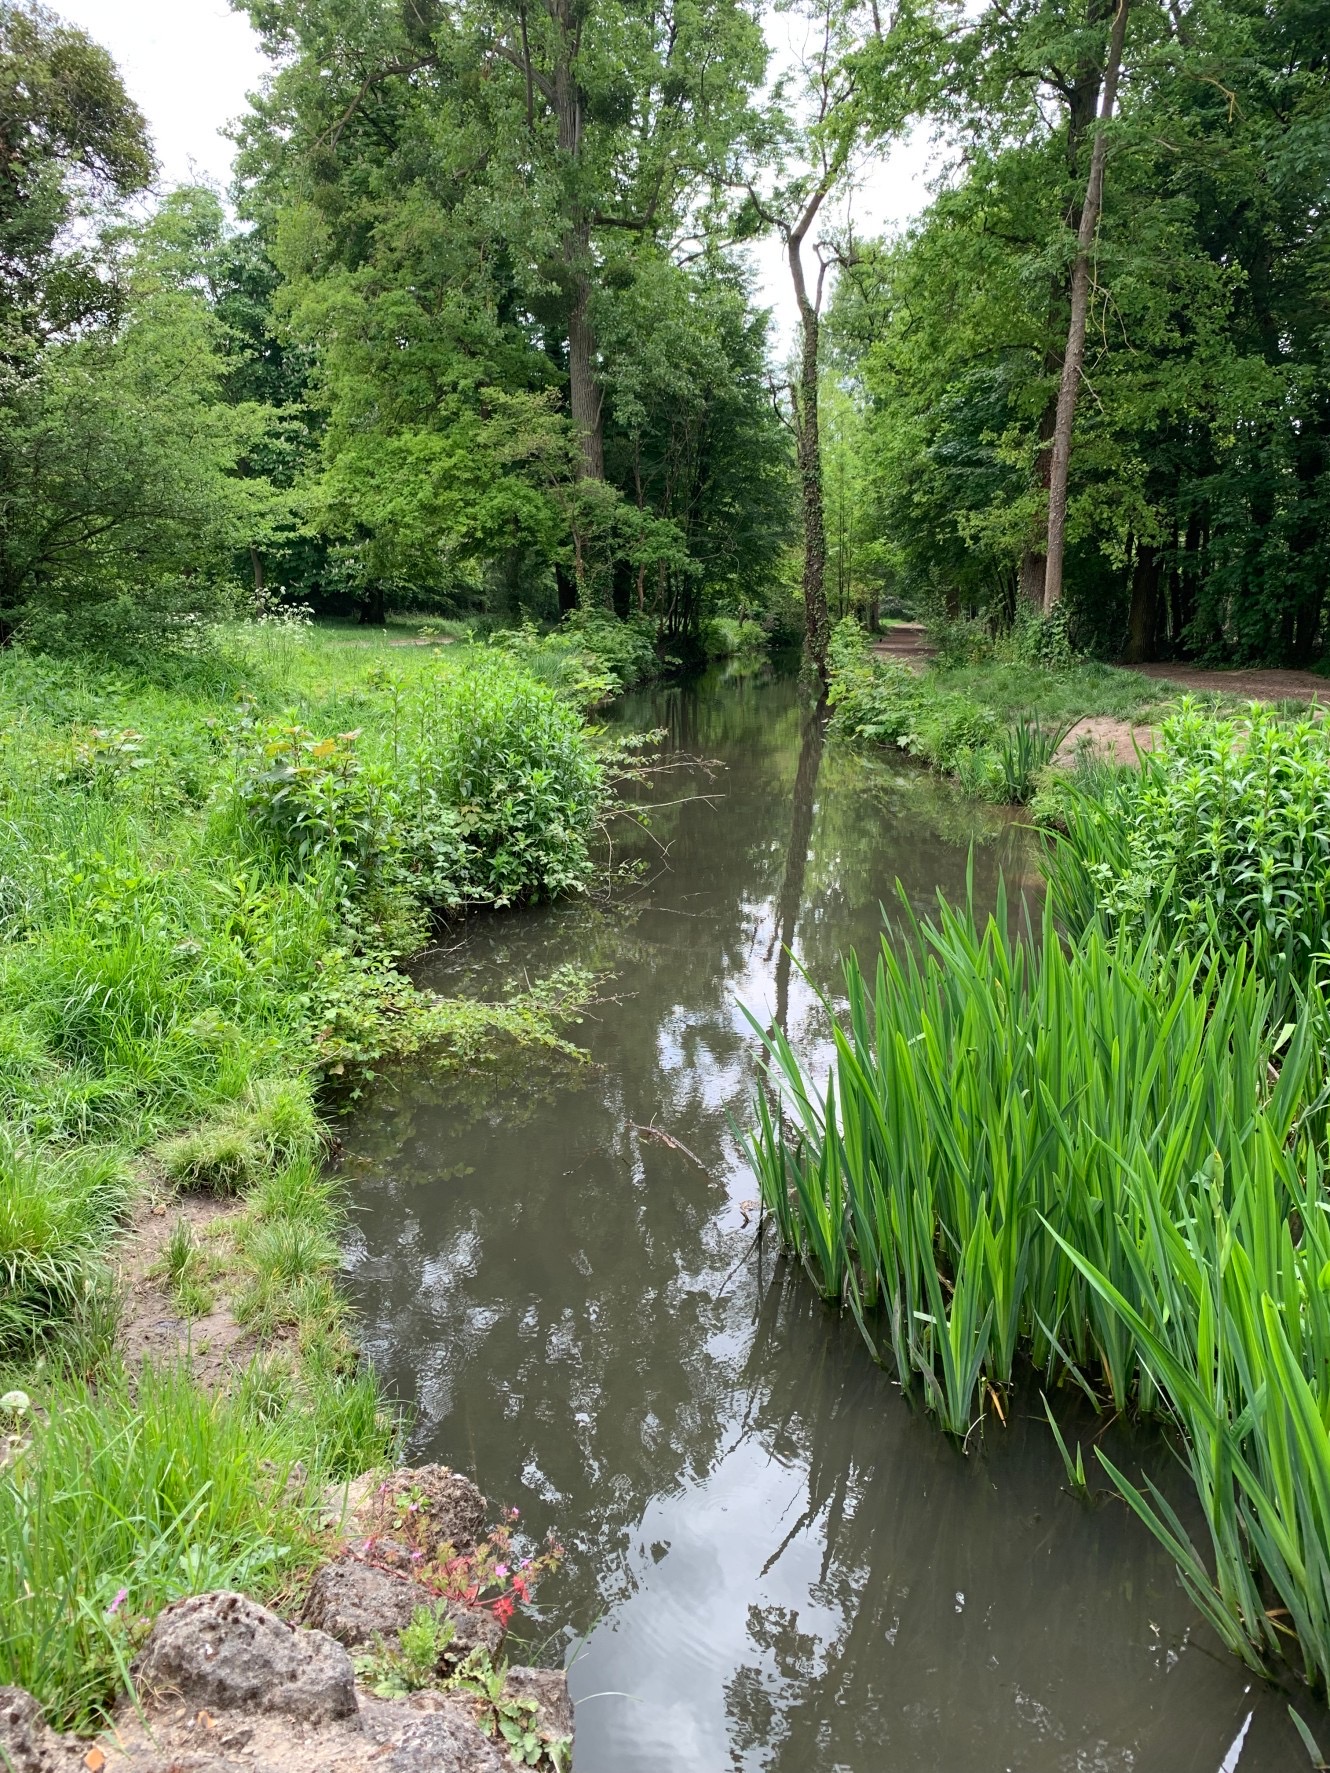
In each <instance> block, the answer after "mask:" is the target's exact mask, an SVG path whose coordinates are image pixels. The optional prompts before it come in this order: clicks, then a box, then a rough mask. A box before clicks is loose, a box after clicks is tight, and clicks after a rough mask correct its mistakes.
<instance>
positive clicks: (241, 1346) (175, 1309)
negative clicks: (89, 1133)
mask: <svg viewBox="0 0 1330 1773" xmlns="http://www.w3.org/2000/svg"><path fill="white" fill-rule="evenodd" d="M239 1211H240V1202H239V1201H238V1200H232V1199H219V1198H218V1197H217V1196H216V1195H211V1194H184V1195H178V1196H172V1195H171V1194H170V1193H169V1192H163V1191H161V1190H154V1191H152V1192H150V1193H149V1194H147V1195H145V1196H144V1197H143V1198H142V1199H140V1201H139V1202H138V1204H137V1205H136V1207H135V1209H134V1215H133V1218H132V1219H131V1221H130V1223H129V1226H128V1227H127V1229H126V1231H125V1233H124V1235H123V1236H122V1238H121V1240H120V1242H119V1244H118V1245H117V1246H116V1248H115V1249H114V1251H113V1252H112V1263H113V1266H114V1268H115V1271H116V1275H117V1278H118V1279H119V1282H120V1293H121V1300H122V1306H121V1317H120V1338H119V1339H120V1351H121V1353H122V1354H123V1356H124V1358H125V1363H126V1365H127V1366H129V1367H130V1368H135V1367H138V1366H141V1365H142V1363H143V1362H144V1361H145V1360H152V1361H155V1362H159V1363H163V1364H167V1365H169V1364H171V1363H174V1362H176V1361H186V1362H188V1364H189V1367H190V1370H191V1372H192V1373H193V1376H194V1378H195V1379H196V1380H197V1381H198V1383H199V1384H200V1385H202V1386H204V1387H205V1388H207V1389H211V1388H212V1387H214V1386H218V1385H224V1384H226V1383H227V1381H228V1380H229V1379H230V1377H231V1376H232V1374H233V1373H234V1372H235V1369H236V1367H237V1366H244V1365H245V1364H246V1362H247V1361H248V1360H249V1358H250V1356H251V1355H252V1354H254V1353H255V1352H256V1350H257V1347H258V1344H257V1342H256V1340H255V1338H254V1337H253V1336H252V1335H250V1333H249V1332H248V1331H247V1330H244V1329H242V1328H241V1326H240V1325H239V1324H238V1323H237V1322H236V1320H235V1318H234V1317H233V1316H232V1315H231V1311H230V1309H229V1307H228V1306H227V1304H226V1302H225V1301H224V1299H223V1298H222V1297H221V1296H220V1294H219V1295H218V1296H217V1299H216V1303H215V1304H214V1306H213V1309H212V1310H211V1311H209V1312H205V1313H204V1314H203V1315H202V1316H200V1317H193V1318H190V1317H186V1316H184V1315H183V1314H182V1312H181V1310H180V1307H179V1305H178V1303H177V1302H176V1300H175V1299H174V1298H173V1296H172V1294H171V1290H170V1287H169V1285H168V1283H167V1280H166V1276H165V1274H164V1273H162V1272H161V1269H162V1266H163V1263H164V1259H165V1256H166V1246H167V1244H168V1242H169V1241H170V1237H171V1233H172V1231H173V1230H174V1228H175V1226H176V1224H177V1223H178V1222H179V1221H180V1220H183V1221H184V1222H185V1224H186V1225H187V1226H188V1227H189V1229H190V1231H191V1232H193V1234H194V1236H195V1238H196V1239H197V1240H198V1241H200V1242H205V1241H207V1240H209V1239H210V1238H212V1237H214V1236H216V1235H217V1233H218V1232H220V1231H223V1230H224V1227H225V1222H226V1221H227V1220H229V1219H232V1218H234V1217H236V1215H237V1214H238V1213H239Z"/></svg>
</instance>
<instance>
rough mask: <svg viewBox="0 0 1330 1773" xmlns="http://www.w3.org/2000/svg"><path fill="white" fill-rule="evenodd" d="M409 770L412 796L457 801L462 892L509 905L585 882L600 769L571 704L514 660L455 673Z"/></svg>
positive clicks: (499, 659) (601, 793)
mask: <svg viewBox="0 0 1330 1773" xmlns="http://www.w3.org/2000/svg"><path fill="white" fill-rule="evenodd" d="M407 770H408V787H407V796H408V804H409V802H410V800H411V799H414V800H415V803H416V805H417V806H418V807H419V806H422V805H424V804H425V802H426V798H427V797H428V796H429V795H431V794H432V795H433V796H434V797H435V801H436V803H442V804H444V805H446V806H448V807H449V808H451V809H454V812H455V817H456V820H457V825H456V833H457V836H458V838H459V839H460V845H461V850H462V854H463V856H464V859H465V868H466V881H465V895H466V897H468V898H471V899H475V900H481V901H484V902H486V903H489V904H495V905H506V904H511V903H512V902H513V901H514V900H516V899H521V898H539V899H549V898H554V897H556V896H557V895H558V894H560V893H566V892H574V891H577V890H578V889H580V888H581V887H584V886H585V885H586V882H587V879H588V878H589V876H590V873H591V853H590V839H591V835H592V832H593V830H594V827H595V824H596V821H597V819H598V817H599V816H600V813H601V811H602V808H603V805H604V797H605V779H604V771H603V770H602V768H601V765H600V763H599V762H598V761H597V759H596V757H595V756H594V754H593V753H592V751H591V749H590V747H589V746H588V744H587V740H586V735H585V733H584V732H583V730H582V726H581V722H580V720H579V719H578V716H577V713H576V711H575V710H574V709H573V708H571V707H570V706H569V705H568V704H567V703H566V702H564V701H563V700H561V699H560V697H559V696H558V695H556V694H555V693H554V691H552V690H551V689H549V688H548V687H547V686H546V685H544V684H541V683H537V682H536V681H535V679H534V678H532V677H531V675H530V673H529V672H527V671H525V670H524V669H523V668H522V667H521V666H520V665H518V664H516V663H515V662H514V661H512V660H510V659H508V658H505V657H504V656H503V655H502V654H501V653H489V654H484V655H482V656H480V657H479V658H478V659H477V660H476V662H475V663H474V664H473V665H472V666H471V668H470V669H468V670H467V671H465V672H459V673H456V674H455V675H453V676H452V677H451V678H450V680H449V682H448V683H447V685H446V689H445V693H444V694H442V695H441V696H440V698H439V701H438V704H437V709H436V720H435V721H434V722H433V723H432V726H431V730H430V734H429V740H428V744H427V746H422V748H421V750H420V751H419V752H418V753H417V754H416V755H415V756H413V757H412V758H410V759H409V761H408V764H407ZM417 830H418V828H417ZM416 842H417V843H418V842H419V837H418V836H417V838H416ZM406 860H407V865H408V866H410V864H411V860H412V850H411V848H409V847H408V849H407V851H406Z"/></svg>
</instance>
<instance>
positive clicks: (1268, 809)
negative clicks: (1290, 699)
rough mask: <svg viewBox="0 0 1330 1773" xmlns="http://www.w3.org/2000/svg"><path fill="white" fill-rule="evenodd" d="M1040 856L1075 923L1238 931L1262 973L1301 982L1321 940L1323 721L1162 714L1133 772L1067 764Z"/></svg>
mask: <svg viewBox="0 0 1330 1773" xmlns="http://www.w3.org/2000/svg"><path fill="white" fill-rule="evenodd" d="M1055 812H1056V817H1057V818H1058V820H1059V821H1060V823H1061V824H1062V827H1063V828H1062V830H1061V832H1060V833H1059V834H1058V835H1057V837H1056V839H1055V844H1054V850H1053V854H1052V856H1051V858H1050V862H1049V872H1050V880H1051V882H1052V885H1053V888H1054V891H1055V893H1056V895H1057V898H1058V901H1059V904H1060V905H1062V906H1063V908H1064V909H1065V911H1066V913H1067V914H1068V915H1069V916H1070V917H1071V918H1073V919H1074V920H1075V922H1076V923H1078V924H1082V925H1083V924H1085V923H1086V922H1088V921H1089V919H1090V918H1092V917H1094V916H1096V915H1098V916H1101V917H1102V918H1103V919H1104V920H1105V921H1106V922H1107V924H1108V925H1109V927H1111V928H1113V929H1115V930H1118V931H1121V932H1123V933H1124V934H1127V935H1129V936H1132V935H1135V934H1137V933H1139V932H1140V931H1141V930H1142V929H1144V928H1145V927H1146V926H1147V925H1150V924H1153V923H1155V922H1157V923H1158V924H1159V925H1160V927H1161V928H1162V929H1163V930H1164V931H1165V932H1166V933H1167V934H1168V936H1169V937H1170V938H1171V939H1172V940H1175V941H1177V942H1181V943H1187V944H1191V945H1196V944H1202V943H1204V944H1214V945H1216V946H1217V947H1218V948H1219V949H1220V950H1227V949H1231V948H1233V947H1235V946H1236V945H1238V944H1239V943H1243V942H1248V943H1251V944H1252V945H1253V947H1254V951H1255V953H1256V955H1257V960H1258V964H1259V965H1260V967H1261V968H1262V970H1263V971H1264V972H1265V973H1266V974H1267V976H1269V977H1271V978H1277V979H1280V980H1282V981H1284V983H1285V986H1286V985H1287V984H1288V983H1289V982H1292V981H1297V980H1306V979H1308V978H1310V977H1311V975H1312V973H1313V972H1314V970H1315V968H1316V966H1317V964H1318V961H1319V957H1320V956H1322V955H1324V954H1325V953H1326V952H1327V950H1330V732H1327V729H1326V726H1325V724H1324V722H1322V721H1320V720H1316V719H1302V720H1296V721H1286V720H1283V719H1281V718H1280V717H1279V716H1278V715H1277V714H1275V713H1274V712H1273V711H1272V710H1270V709H1266V708H1261V707H1259V706H1254V707H1253V708H1252V710H1251V712H1250V713H1249V715H1248V716H1247V717H1246V719H1244V720H1218V719H1215V718H1213V717H1212V716H1210V715H1207V714H1205V713H1203V712H1202V711H1201V709H1200V708H1199V707H1197V706H1196V705H1195V704H1194V703H1187V704H1184V706H1183V707H1182V709H1181V710H1180V711H1179V712H1178V713H1177V714H1175V715H1173V716H1171V717H1170V718H1169V719H1167V720H1165V721H1164V723H1163V726H1162V728H1161V731H1160V737H1159V743H1158V745H1157V747H1156V749H1155V750H1154V751H1153V752H1152V753H1147V754H1146V755H1145V756H1144V757H1143V758H1142V760H1141V766H1140V768H1139V769H1137V770H1130V769H1124V770H1117V771H1112V772H1108V771H1097V772H1091V773H1086V774H1081V773H1078V774H1077V775H1076V776H1074V777H1073V778H1072V779H1071V780H1070V781H1069V782H1068V783H1067V784H1066V785H1065V787H1063V788H1062V789H1060V790H1059V792H1058V795H1057V804H1056V809H1055Z"/></svg>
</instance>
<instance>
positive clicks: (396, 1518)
mask: <svg viewBox="0 0 1330 1773" xmlns="http://www.w3.org/2000/svg"><path fill="white" fill-rule="evenodd" d="M347 1502H348V1511H349V1516H350V1519H349V1524H348V1531H350V1532H352V1533H353V1534H355V1535H360V1534H364V1535H365V1537H366V1538H373V1539H378V1540H382V1539H389V1540H395V1541H399V1542H401V1543H404V1544H406V1545H408V1546H410V1547H411V1548H412V1549H413V1550H416V1551H422V1552H424V1554H425V1556H426V1558H432V1557H434V1556H435V1555H436V1554H437V1552H438V1549H439V1547H440V1546H441V1545H452V1546H454V1547H455V1548H456V1549H457V1550H458V1551H462V1552H466V1551H473V1550H474V1549H475V1547H476V1546H477V1545H478V1544H479V1542H480V1541H481V1540H482V1539H483V1538H484V1537H485V1510H486V1502H485V1498H484V1497H483V1496H482V1495H481V1493H480V1491H479V1490H478V1489H477V1488H476V1486H475V1485H474V1484H473V1483H472V1482H471V1480H470V1478H464V1477H462V1476H461V1475H460V1474H459V1473H458V1472H455V1471H450V1470H449V1469H448V1467H447V1466H446V1465H417V1466H403V1468H402V1469H401V1470H400V1471H394V1472H391V1473H389V1475H388V1477H386V1478H385V1479H383V1480H382V1481H381V1482H380V1483H378V1484H377V1485H375V1486H374V1487H373V1488H372V1489H370V1490H369V1491H368V1493H367V1494H365V1495H364V1496H363V1500H353V1497H352V1493H351V1491H350V1490H348V1493H347Z"/></svg>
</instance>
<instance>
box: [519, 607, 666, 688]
mask: <svg viewBox="0 0 1330 1773" xmlns="http://www.w3.org/2000/svg"><path fill="white" fill-rule="evenodd" d="M498 644H499V645H500V646H501V647H502V648H503V650H504V651H505V652H507V653H511V654H513V655H514V656H515V657H516V658H518V659H520V660H521V662H522V664H523V665H524V666H525V667H526V669H527V670H528V671H529V672H530V673H531V674H532V676H533V677H537V678H539V679H540V681H541V682H542V683H547V684H549V685H550V686H551V687H552V688H553V689H556V690H557V691H558V692H559V694H560V695H561V696H564V697H565V698H566V699H567V700H568V701H570V702H572V703H573V704H574V705H575V706H577V707H579V708H594V707H596V706H597V705H598V704H599V703H601V702H606V701H608V700H609V699H610V698H611V697H612V696H616V695H619V694H620V693H621V692H622V691H623V690H626V689H631V688H632V687H633V686H634V685H635V684H639V683H647V682H650V680H651V679H652V678H654V677H656V676H658V675H659V673H660V669H661V664H660V658H659V656H658V655H657V652H656V625H655V623H654V622H647V621H642V620H637V621H631V622H619V621H616V620H614V619H613V617H609V616H605V615H601V614H597V613H595V612H592V613H590V614H581V613H577V612H575V613H574V614H573V615H571V616H569V617H567V618H566V619H565V620H564V621H563V622H561V623H560V624H559V626H558V627H557V628H554V629H552V630H551V631H550V632H549V633H548V634H541V633H540V632H539V631H538V630H537V629H536V628H535V627H534V626H533V625H532V624H531V623H529V622H528V623H526V624H524V625H523V626H522V627H521V628H519V629H513V630H510V631H509V632H507V633H505V634H502V635H500V636H499V637H498Z"/></svg>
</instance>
